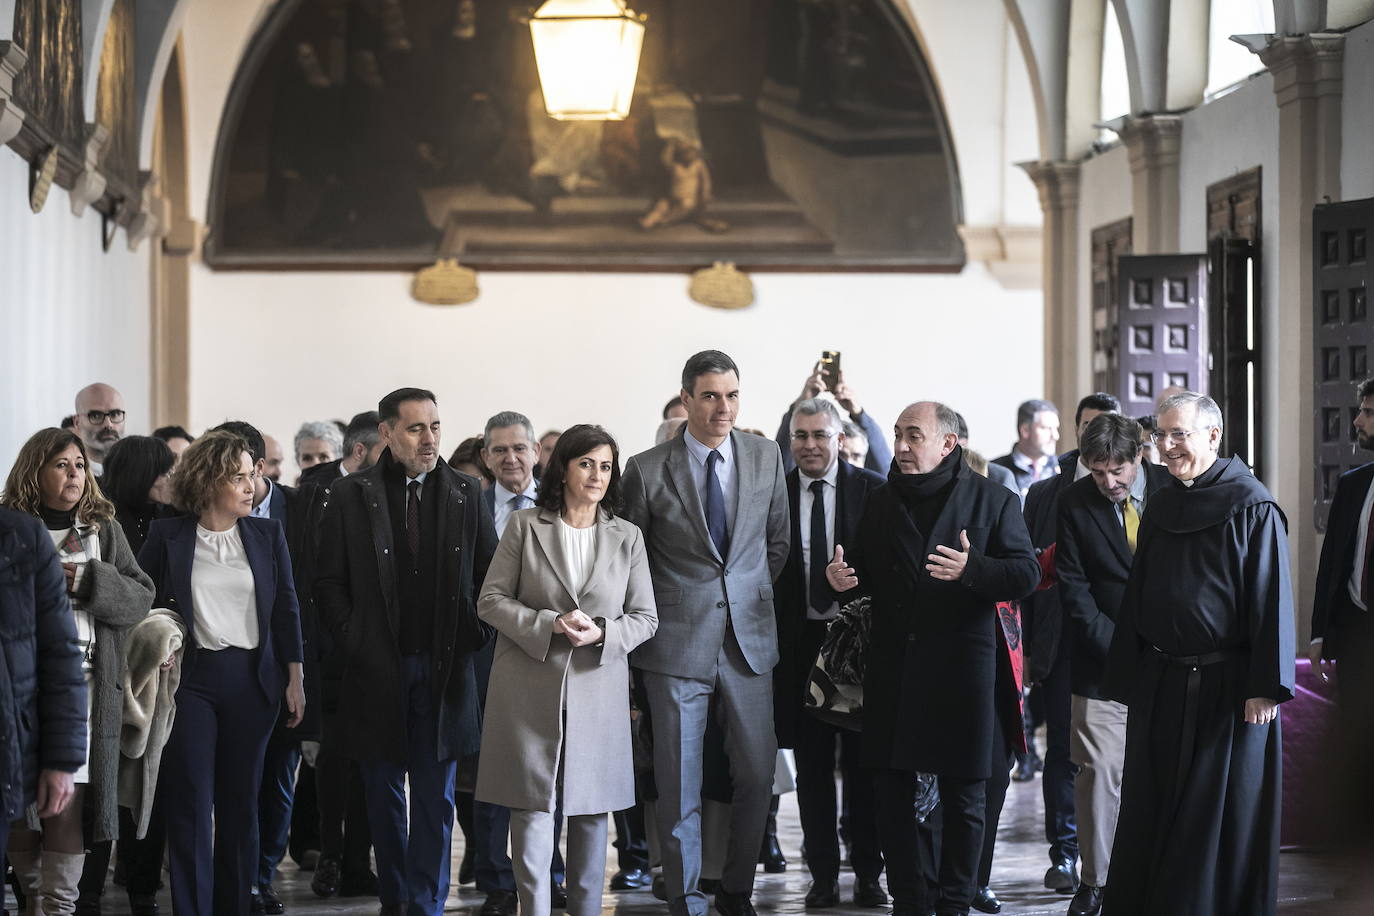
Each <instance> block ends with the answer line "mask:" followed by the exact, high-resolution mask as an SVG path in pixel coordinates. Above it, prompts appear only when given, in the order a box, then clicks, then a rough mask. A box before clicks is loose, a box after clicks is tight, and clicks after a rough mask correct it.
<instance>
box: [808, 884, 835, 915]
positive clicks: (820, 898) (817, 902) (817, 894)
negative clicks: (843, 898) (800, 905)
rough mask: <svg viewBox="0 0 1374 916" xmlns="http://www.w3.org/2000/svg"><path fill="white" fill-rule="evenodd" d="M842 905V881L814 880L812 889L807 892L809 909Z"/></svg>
mask: <svg viewBox="0 0 1374 916" xmlns="http://www.w3.org/2000/svg"><path fill="white" fill-rule="evenodd" d="M839 905H840V882H838V881H833V880H832V881H812V882H811V890H809V891H807V892H806V908H807V909H808V910H824V909H827V908H829V907H832V906H839Z"/></svg>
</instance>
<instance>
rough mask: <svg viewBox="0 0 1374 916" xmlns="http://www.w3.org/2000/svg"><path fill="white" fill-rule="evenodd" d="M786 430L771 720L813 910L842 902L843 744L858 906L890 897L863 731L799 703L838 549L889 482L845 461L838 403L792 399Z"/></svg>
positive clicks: (833, 609) (828, 615) (829, 597)
mask: <svg viewBox="0 0 1374 916" xmlns="http://www.w3.org/2000/svg"><path fill="white" fill-rule="evenodd" d="M788 429H789V441H788V450H789V451H790V452H791V453H792V459H793V468H792V470H791V471H789V472H788V473H787V477H786V481H787V505H788V511H789V514H790V516H791V520H792V548H791V550H790V551H789V552H788V554H787V564H786V565H785V566H783V569H782V575H780V576H779V577H778V580H777V582H775V583H774V585H773V607H774V610H775V611H776V613H777V617H778V656H779V660H778V665H777V667H776V668H774V669H773V705H774V708H775V709H774V717H773V719H774V724H775V726H776V729H777V735H778V746H779V747H790V748H793V749H794V753H795V755H796V761H797V808H798V811H799V813H800V815H801V827H802V840H803V842H804V844H805V846H806V865H807V868H808V869H810V871H811V879H812V881H811V889H810V890H809V891H808V892H807V895H806V901H805V903H806V906H807V908H809V909H818V908H822V907H831V906H836V905H838V904H839V902H840V885H839V878H840V840H839V834H838V832H837V830H836V826H837V822H838V818H839V809H840V805H839V804H837V802H836V799H835V763H836V751H837V750H838V752H839V754H838V756H839V767H840V772H841V774H842V775H843V777H844V797H845V800H846V801H847V802H848V806H847V807H848V811H847V814H848V822H847V827H848V831H847V832H848V838H849V850H850V864H851V865H852V866H853V868H854V902H855V904H856V905H858V906H868V907H878V906H884V905H886V904H887V895H886V894H884V893H883V889H882V885H881V884H879V882H878V879H879V877H880V876H881V874H882V871H883V856H882V850H881V848H880V846H879V843H878V826H877V822H876V820H875V817H876V812H875V810H874V801H873V780H872V778H871V777H870V775H869V774H868V773H865V772H863V770H862V767H861V765H860V756H859V755H860V735H859V733H858V732H855V731H850V730H848V729H844V728H838V727H836V726H834V725H830V724H828V723H825V722H822V721H821V720H820V719H817V718H816V717H815V716H812V715H811V714H810V713H807V712H806V711H805V710H804V709H803V708H802V706H803V700H804V698H805V696H806V687H807V680H808V677H809V675H810V673H811V667H812V665H813V664H814V663H815V661H816V654H817V652H819V651H820V647H821V643H822V642H823V641H824V640H825V633H826V629H827V628H828V627H829V625H830V621H831V620H833V619H834V617H835V615H836V614H837V613H839V609H840V606H839V604H838V602H836V601H835V596H834V594H832V592H831V591H830V585H829V583H828V582H826V577H825V567H826V566H827V564H828V563H829V561H830V557H831V555H832V547H833V545H835V544H847V543H852V535H853V533H854V531H855V529H856V528H858V525H859V519H860V518H861V517H862V515H863V511H864V507H865V506H866V505H867V503H868V494H869V493H870V492H872V491H873V490H875V489H877V488H878V487H881V486H882V485H883V484H884V482H885V481H884V480H883V478H882V477H881V476H880V475H878V474H875V473H873V472H872V471H869V470H865V469H864V468H857V467H854V466H853V465H851V464H849V463H848V462H846V461H841V460H840V450H841V449H842V448H843V446H844V442H845V436H844V432H843V430H844V420H843V419H842V418H841V416H840V412H839V410H838V409H837V408H836V407H835V405H834V403H833V402H831V401H829V400H823V399H820V398H807V399H805V400H801V401H798V402H797V403H796V404H795V405H793V408H792V411H791V415H790V417H789V420H788Z"/></svg>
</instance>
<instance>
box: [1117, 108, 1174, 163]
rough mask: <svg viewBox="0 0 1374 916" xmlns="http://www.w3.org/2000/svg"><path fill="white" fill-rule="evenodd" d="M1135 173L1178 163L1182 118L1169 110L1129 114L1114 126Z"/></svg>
mask: <svg viewBox="0 0 1374 916" xmlns="http://www.w3.org/2000/svg"><path fill="white" fill-rule="evenodd" d="M1116 133H1117V136H1119V137H1121V142H1122V143H1123V144H1125V146H1126V152H1127V154H1128V155H1129V156H1130V161H1131V173H1132V174H1136V173H1139V172H1144V171H1152V170H1156V169H1165V168H1172V167H1173V166H1176V165H1178V158H1179V150H1180V148H1181V146H1182V139H1183V118H1182V117H1180V116H1179V115H1171V114H1146V115H1131V116H1129V117H1127V118H1124V119H1122V125H1121V127H1120V128H1119V129H1117V130H1116Z"/></svg>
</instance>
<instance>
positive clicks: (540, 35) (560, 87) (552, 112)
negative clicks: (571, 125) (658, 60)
mask: <svg viewBox="0 0 1374 916" xmlns="http://www.w3.org/2000/svg"><path fill="white" fill-rule="evenodd" d="M644 21H645V17H643V16H640V15H639V14H638V13H635V12H634V11H633V10H630V9H628V8H627V7H626V6H625V3H624V0H548V2H547V3H545V4H544V5H543V6H541V7H539V10H538V11H537V12H536V13H535V14H534V17H533V18H532V19H530V37H531V38H532V39H533V40H534V59H535V63H536V64H537V65H538V67H539V84H540V86H541V87H542V88H543V90H544V109H545V110H546V111H547V112H548V113H549V116H550V117H552V118H557V119H558V120H560V121H623V120H624V119H625V117H626V116H627V115H629V113H630V100H631V98H633V96H634V91H635V77H636V76H637V75H638V73H639V50H640V47H641V45H643V43H644Z"/></svg>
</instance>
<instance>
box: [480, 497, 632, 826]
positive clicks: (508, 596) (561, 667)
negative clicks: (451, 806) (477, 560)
mask: <svg viewBox="0 0 1374 916" xmlns="http://www.w3.org/2000/svg"><path fill="white" fill-rule="evenodd" d="M558 524H559V521H558V515H557V514H556V513H554V512H551V511H549V510H547V509H522V510H520V511H519V512H515V513H513V514H512V515H511V517H510V521H509V522H508V523H507V524H506V533H505V534H503V535H502V536H501V543H500V545H499V546H498V547H497V548H496V555H495V556H493V557H492V560H491V567H490V568H489V569H488V570H487V578H486V582H485V583H484V584H483V586H482V597H481V598H480V599H478V602H477V613H478V615H479V616H480V617H481V618H482V619H483V620H485V621H486V622H487V623H489V624H491V625H492V626H493V627H495V628H496V631H497V633H498V634H499V635H498V636H497V637H496V656H495V660H494V661H493V662H492V667H491V683H490V686H489V687H488V688H487V706H486V715H485V718H484V721H483V724H482V754H481V757H480V759H479V762H478V765H477V797H478V799H480V800H481V801H484V802H490V803H492V804H497V805H505V806H507V807H510V808H523V809H528V810H534V811H552V810H554V803H555V798H554V794H555V789H556V785H557V779H558V776H559V768H560V765H561V767H562V777H563V798H562V802H563V813H564V814H567V815H569V816H572V815H579V814H601V813H602V812H605V811H619V810H621V809H623V808H628V807H630V806H631V805H633V804H634V802H635V778H634V761H633V759H632V757H631V752H630V690H629V685H630V671H629V666H628V662H627V659H628V655H629V652H630V650H631V649H633V648H635V647H636V646H638V645H640V644H642V643H643V642H644V641H645V640H646V639H648V638H649V637H651V636H653V635H654V627H655V626H656V623H657V621H656V619H655V616H654V599H653V587H652V586H651V585H650V583H649V565H648V560H647V559H646V558H645V554H644V543H643V539H642V538H641V537H640V533H639V530H638V529H636V528H635V526H634V525H631V524H630V523H629V522H627V521H625V520H624V519H621V518H615V517H614V516H610V515H606V514H602V516H601V518H600V520H599V521H598V522H597V532H596V560H595V561H594V563H593V566H592V571H591V575H590V576H589V577H588V578H587V581H586V582H585V583H584V584H583V586H582V588H581V589H580V590H579V591H578V593H577V594H573V591H572V588H571V587H570V586H569V584H568V578H567V575H568V574H567V566H568V561H567V557H566V555H565V554H564V551H563V546H562V542H561V541H560V539H559V537H558V528H557V526H558ZM574 608H581V610H582V611H583V613H585V614H586V615H587V616H588V617H601V618H603V619H604V620H605V621H606V629H605V639H604V641H603V642H602V644H601V645H600V646H582V647H579V648H573V646H572V643H570V642H568V640H567V637H565V636H562V635H559V634H556V633H555V632H554V628H553V625H554V621H555V620H556V619H557V617H558V615H559V614H562V613H566V612H568V611H571V610H573V609H574ZM565 704H566V705H565Z"/></svg>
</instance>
